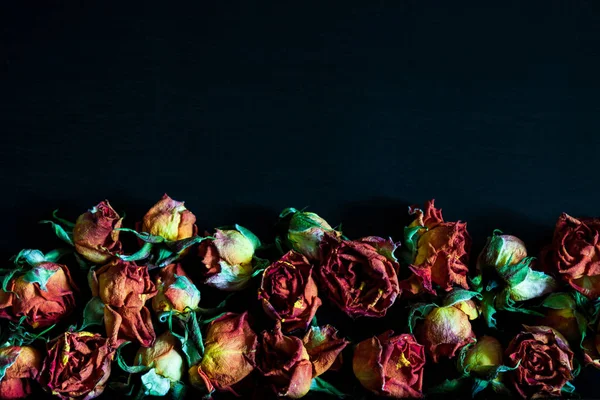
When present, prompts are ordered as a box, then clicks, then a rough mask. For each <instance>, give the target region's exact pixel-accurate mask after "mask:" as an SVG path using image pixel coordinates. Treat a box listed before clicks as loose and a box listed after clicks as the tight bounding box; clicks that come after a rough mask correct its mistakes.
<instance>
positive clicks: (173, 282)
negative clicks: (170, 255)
mask: <svg viewBox="0 0 600 400" xmlns="http://www.w3.org/2000/svg"><path fill="white" fill-rule="evenodd" d="M154 282H155V284H156V288H157V289H158V293H157V294H156V296H154V297H153V298H152V309H153V310H154V311H155V312H156V313H161V312H164V311H170V310H175V311H179V312H181V313H183V312H186V311H189V310H190V309H195V308H197V307H198V304H199V303H200V291H199V290H198V288H197V287H196V286H194V284H193V283H192V282H191V281H190V279H189V278H188V276H187V275H186V273H185V271H184V270H183V268H182V267H181V265H180V264H171V265H168V266H166V267H164V268H161V269H160V272H159V273H158V275H157V276H156V278H155V280H154Z"/></svg>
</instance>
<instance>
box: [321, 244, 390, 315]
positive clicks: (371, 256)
mask: <svg viewBox="0 0 600 400" xmlns="http://www.w3.org/2000/svg"><path fill="white" fill-rule="evenodd" d="M395 249H396V245H395V244H394V243H393V242H392V241H391V240H385V239H383V238H379V237H375V236H370V237H366V238H362V239H359V240H340V239H338V238H337V237H336V236H332V235H329V234H326V235H325V236H324V237H323V242H322V243H321V251H322V256H323V257H322V265H321V267H320V268H319V270H318V271H319V278H320V279H319V281H320V284H321V285H322V286H323V287H324V288H325V289H326V292H327V295H328V298H329V300H330V301H332V302H333V303H334V304H335V305H336V306H338V307H339V308H340V310H342V311H344V312H345V313H346V314H348V315H349V316H350V317H353V318H354V317H359V316H366V317H383V316H384V315H385V314H386V311H387V309H388V308H389V307H391V306H392V304H394V301H395V300H396V297H398V295H399V294H400V288H399V285H398V277H397V275H396V272H397V270H398V268H399V265H398V262H397V260H396V258H395V257H394V251H395Z"/></svg>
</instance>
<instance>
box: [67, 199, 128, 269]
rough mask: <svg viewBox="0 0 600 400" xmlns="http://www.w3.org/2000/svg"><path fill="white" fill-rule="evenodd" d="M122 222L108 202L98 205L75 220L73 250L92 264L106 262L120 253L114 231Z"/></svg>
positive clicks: (117, 235) (119, 245)
mask: <svg viewBox="0 0 600 400" xmlns="http://www.w3.org/2000/svg"><path fill="white" fill-rule="evenodd" d="M122 222H123V218H121V217H119V214H117V212H116V211H115V210H114V209H113V208H112V207H111V206H110V204H108V201H106V200H105V201H103V202H101V203H99V204H98V205H97V206H96V207H94V208H92V209H91V210H89V211H87V212H85V213H83V214H81V215H80V216H79V218H77V221H76V222H75V227H74V228H73V243H74V244H75V250H76V251H77V253H79V254H80V255H81V256H82V257H83V258H85V259H86V260H88V261H91V262H93V263H96V264H100V263H105V262H107V261H108V260H109V259H110V258H112V257H113V255H114V254H115V253H119V252H120V251H121V247H122V246H121V242H120V241H119V231H118V230H116V229H118V228H120V227H121V223H122Z"/></svg>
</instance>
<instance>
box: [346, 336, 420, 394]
mask: <svg viewBox="0 0 600 400" xmlns="http://www.w3.org/2000/svg"><path fill="white" fill-rule="evenodd" d="M352 366H353V369H354V375H355V376H356V377H357V378H358V380H359V381H360V383H361V385H363V386H364V387H365V388H366V389H368V390H370V391H371V392H373V393H376V394H377V395H380V396H387V397H393V398H407V397H408V398H420V397H423V393H422V389H423V371H424V366H425V349H424V347H423V346H422V345H420V344H419V343H417V341H416V340H415V338H414V336H413V335H409V334H401V335H397V336H394V332H393V331H387V332H385V333H382V334H381V335H379V336H374V337H372V338H370V339H367V340H364V341H362V342H360V343H359V344H358V345H356V348H355V349H354V360H353V363H352Z"/></svg>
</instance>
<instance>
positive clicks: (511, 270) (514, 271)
mask: <svg viewBox="0 0 600 400" xmlns="http://www.w3.org/2000/svg"><path fill="white" fill-rule="evenodd" d="M534 259H535V258H534V257H525V258H524V259H522V260H521V261H520V262H519V263H517V264H514V265H511V264H510V260H509V261H508V262H507V263H506V265H503V266H502V267H499V268H498V270H497V271H498V275H500V276H501V277H502V279H504V280H505V281H506V283H508V284H509V285H510V286H515V285H518V284H519V283H521V282H523V281H524V280H525V278H527V274H528V273H529V270H530V269H531V268H530V267H529V266H530V265H531V262H532V261H533V260H534Z"/></svg>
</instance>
